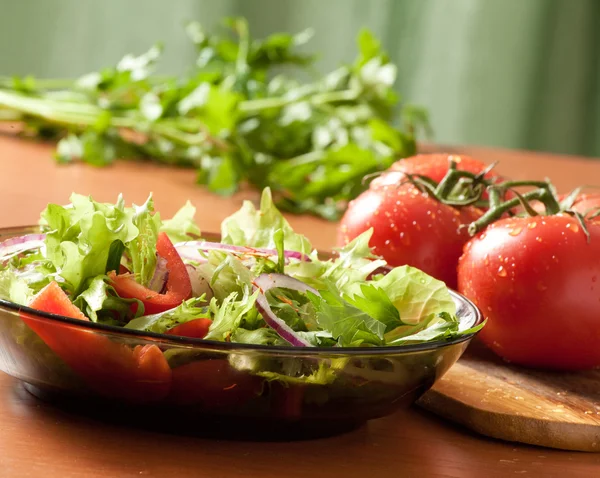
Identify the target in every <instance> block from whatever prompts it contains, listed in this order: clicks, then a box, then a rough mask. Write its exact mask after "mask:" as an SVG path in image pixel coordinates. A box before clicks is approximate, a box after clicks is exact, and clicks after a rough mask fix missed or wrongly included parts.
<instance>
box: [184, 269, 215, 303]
mask: <svg viewBox="0 0 600 478" xmlns="http://www.w3.org/2000/svg"><path fill="white" fill-rule="evenodd" d="M185 268H186V269H187V271H188V275H189V277H190V283H191V284H192V295H193V296H194V297H201V296H202V294H204V295H205V296H204V299H205V300H206V302H209V301H210V299H212V298H213V296H214V292H213V290H212V288H211V286H210V278H209V277H205V276H204V275H203V274H201V273H200V272H199V271H198V269H196V267H194V266H193V265H191V264H186V265H185Z"/></svg>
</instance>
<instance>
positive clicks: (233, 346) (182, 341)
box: [0, 226, 483, 356]
mask: <svg viewBox="0 0 600 478" xmlns="http://www.w3.org/2000/svg"><path fill="white" fill-rule="evenodd" d="M35 231H39V227H38V226H21V227H19V226H16V227H15V226H13V227H4V228H0V238H1V237H2V236H4V235H14V234H15V233H19V232H21V233H23V234H27V233H32V232H35ZM23 234H22V235H23ZM202 237H203V238H205V239H208V238H213V239H216V238H218V237H220V235H219V234H216V233H210V232H203V233H202ZM0 242H2V241H0ZM319 253H321V251H319ZM323 254H324V255H328V254H331V253H328V252H325V251H323ZM448 291H449V292H450V295H451V296H452V298H453V300H454V301H455V302H458V303H462V305H463V306H464V307H466V308H467V309H469V310H470V311H471V313H472V315H473V316H474V320H473V323H471V324H469V328H471V327H475V326H477V325H479V324H481V323H482V322H483V315H482V314H481V311H480V310H479V308H478V307H477V306H476V305H475V304H474V303H473V302H472V301H471V300H470V299H468V298H467V297H465V296H464V295H462V294H460V293H459V292H457V291H455V290H452V289H448ZM0 310H5V311H8V312H11V313H15V312H16V313H18V314H27V315H28V316H29V317H31V318H33V319H45V320H50V321H54V322H58V323H62V324H67V325H71V326H74V327H77V328H80V329H84V330H89V331H97V332H104V333H105V334H110V335H113V336H114V335H120V336H123V337H135V338H138V339H146V340H150V341H154V342H158V341H160V342H161V344H164V345H169V344H172V345H177V346H188V347H192V348H197V347H199V346H202V347H203V348H208V349H213V350H215V351H220V352H235V351H258V352H268V351H270V352H274V353H280V354H286V355H303V356H304V355H315V354H317V355H328V356H332V355H347V354H350V355H390V354H399V353H412V352H424V351H430V350H436V349H440V348H444V347H449V346H451V345H456V344H460V343H463V342H466V341H468V340H471V339H472V338H473V337H474V336H475V335H477V333H478V332H472V333H470V334H465V335H461V336H460V337H458V338H456V339H453V340H447V341H443V340H436V341H433V342H425V343H419V344H405V345H390V346H381V347H294V346H292V345H289V346H288V345H262V344H244V343H237V342H219V341H217V340H205V339H198V338H192V337H182V336H178V335H167V334H161V333H157V332H146V331H140V330H133V329H126V328H125V327H118V326H116V325H107V324H99V323H97V322H92V321H91V320H90V321H89V322H85V321H82V320H81V319H73V318H70V317H65V316H62V315H58V314H51V313H48V312H44V311H41V310H37V309H32V308H31V307H28V306H25V305H21V304H17V303H16V302H11V301H8V300H4V299H0ZM458 319H459V322H461V321H462V320H463V317H461V316H458Z"/></svg>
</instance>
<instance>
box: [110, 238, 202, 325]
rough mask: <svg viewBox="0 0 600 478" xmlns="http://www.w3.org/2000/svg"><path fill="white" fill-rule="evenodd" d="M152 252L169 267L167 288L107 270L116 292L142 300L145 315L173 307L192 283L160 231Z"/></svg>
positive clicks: (172, 247)
mask: <svg viewBox="0 0 600 478" xmlns="http://www.w3.org/2000/svg"><path fill="white" fill-rule="evenodd" d="M156 252H157V253H158V255H159V256H161V257H162V258H163V259H165V260H166V261H167V270H168V271H169V277H168V279H167V285H166V289H167V290H166V292H165V293H164V294H161V293H159V292H155V291H153V290H151V289H148V288H146V287H144V286H143V285H141V284H139V283H137V282H136V281H135V279H134V278H133V277H132V276H131V275H129V274H120V275H116V274H115V272H114V271H113V272H110V273H109V274H108V276H109V278H110V280H111V285H112V286H113V287H114V288H115V290H116V291H117V294H119V296H120V297H125V298H129V299H139V300H140V301H141V302H142V303H143V304H144V314H146V315H149V314H157V313H159V312H164V311H165V310H169V309H173V308H174V307H177V306H178V305H179V304H181V303H182V302H183V301H184V300H185V299H187V298H189V297H190V295H191V293H192V284H191V282H190V276H189V274H188V271H187V269H186V267H185V264H184V263H183V261H182V260H181V257H180V256H179V253H178V252H177V249H175V246H173V243H172V242H171V240H170V239H169V237H168V236H167V235H166V234H165V233H164V232H161V233H160V234H159V235H158V239H157V241H156Z"/></svg>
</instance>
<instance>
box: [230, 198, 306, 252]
mask: <svg viewBox="0 0 600 478" xmlns="http://www.w3.org/2000/svg"><path fill="white" fill-rule="evenodd" d="M279 229H281V231H282V233H283V243H284V248H285V249H286V250H290V251H300V252H303V253H305V254H308V253H310V252H311V250H312V245H311V243H310V241H309V240H308V239H307V238H306V237H305V236H303V235H302V234H297V233H296V232H294V230H293V229H292V227H291V226H290V224H289V223H288V221H287V220H286V219H285V218H284V217H283V215H282V214H281V212H279V210H278V209H277V207H275V204H274V202H273V197H272V195H271V190H270V189H269V188H265V189H263V192H262V197H261V200H260V209H258V210H257V209H256V208H255V207H254V204H252V203H251V202H250V201H244V204H243V205H242V208H241V209H240V210H239V211H237V212H236V213H234V214H232V215H231V216H229V217H228V218H226V219H225V220H224V221H223V222H222V223H221V236H222V241H223V242H224V243H226V244H235V245H239V246H250V247H267V248H270V249H275V248H276V247H277V238H276V235H275V233H276V231H277V230H279Z"/></svg>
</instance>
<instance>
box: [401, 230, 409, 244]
mask: <svg viewBox="0 0 600 478" xmlns="http://www.w3.org/2000/svg"><path fill="white" fill-rule="evenodd" d="M400 242H401V243H402V244H403V245H405V246H410V236H408V235H407V234H404V233H403V232H401V233H400Z"/></svg>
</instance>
